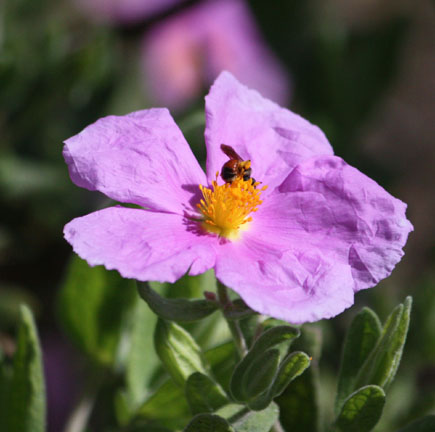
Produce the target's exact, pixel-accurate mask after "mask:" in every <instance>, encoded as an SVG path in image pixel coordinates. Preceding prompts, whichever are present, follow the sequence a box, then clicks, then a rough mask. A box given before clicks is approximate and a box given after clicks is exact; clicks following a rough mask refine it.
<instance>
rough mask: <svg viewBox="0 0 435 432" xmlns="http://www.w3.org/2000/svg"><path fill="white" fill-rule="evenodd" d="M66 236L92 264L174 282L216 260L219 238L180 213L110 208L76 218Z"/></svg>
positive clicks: (144, 278) (127, 274)
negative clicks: (215, 249)
mask: <svg viewBox="0 0 435 432" xmlns="http://www.w3.org/2000/svg"><path fill="white" fill-rule="evenodd" d="M64 235H65V238H66V240H67V241H68V242H69V243H70V244H71V245H72V246H73V249H74V252H76V253H77V254H78V255H79V256H80V257H81V258H83V259H85V260H86V261H87V262H88V263H89V265H91V266H94V265H100V264H102V265H104V266H105V267H106V268H107V269H108V270H113V269H115V270H118V272H119V273H120V274H121V275H122V276H123V277H125V278H133V279H137V280H142V281H148V280H154V281H159V282H174V281H176V280H177V279H179V278H180V277H181V276H183V275H184V274H185V273H186V272H187V271H189V274H191V275H196V274H199V273H203V272H205V271H207V270H208V269H210V268H212V267H213V265H214V263H215V251H214V247H213V244H214V243H215V242H216V239H215V238H214V237H210V236H206V235H200V234H198V233H197V232H196V230H195V226H192V227H190V226H189V222H188V221H187V220H186V219H185V218H183V217H181V216H179V215H175V214H169V213H155V212H149V211H146V210H142V209H131V208H124V207H110V208H106V209H104V210H100V211H97V212H94V213H91V214H89V215H87V216H83V217H80V218H77V219H74V220H72V221H71V222H70V223H69V224H67V225H66V226H65V228H64Z"/></svg>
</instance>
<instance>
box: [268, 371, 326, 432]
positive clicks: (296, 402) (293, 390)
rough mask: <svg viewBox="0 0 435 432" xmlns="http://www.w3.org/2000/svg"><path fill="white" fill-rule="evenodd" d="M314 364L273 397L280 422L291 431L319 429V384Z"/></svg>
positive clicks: (304, 431) (305, 431)
mask: <svg viewBox="0 0 435 432" xmlns="http://www.w3.org/2000/svg"><path fill="white" fill-rule="evenodd" d="M318 381H319V379H318V370H317V366H316V364H314V363H313V364H311V367H310V368H308V370H306V371H305V372H304V373H303V374H302V375H300V376H299V377H297V378H296V379H295V380H294V381H293V382H292V384H291V385H290V386H288V387H287V388H286V389H285V390H284V392H283V393H282V394H281V396H279V397H277V398H276V399H275V402H276V403H277V404H278V406H279V409H280V422H281V425H282V426H283V428H284V430H286V431H291V432H307V431H310V432H318V431H319V423H320V419H319V402H318V397H319V396H318V393H319V389H318V387H319V384H318Z"/></svg>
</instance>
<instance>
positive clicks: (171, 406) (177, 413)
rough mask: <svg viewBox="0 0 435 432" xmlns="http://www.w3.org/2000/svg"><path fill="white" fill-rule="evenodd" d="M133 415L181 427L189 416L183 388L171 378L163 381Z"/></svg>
mask: <svg viewBox="0 0 435 432" xmlns="http://www.w3.org/2000/svg"><path fill="white" fill-rule="evenodd" d="M135 417H136V419H139V420H143V421H147V422H151V423H153V422H156V423H158V424H159V425H161V426H165V427H169V428H172V427H175V428H179V427H183V426H184V425H185V424H186V423H187V421H188V419H189V417H190V410H189V406H188V404H187V401H186V398H185V397H184V391H183V388H182V387H180V386H179V385H178V384H176V383H175V382H174V381H173V380H172V379H169V380H167V381H165V382H164V383H163V384H162V385H161V386H160V387H159V388H158V389H157V391H156V392H155V393H154V394H153V395H152V396H151V397H149V398H148V399H147V400H146V401H145V402H144V404H143V405H142V406H141V407H140V408H139V409H138V410H137V411H136V413H135Z"/></svg>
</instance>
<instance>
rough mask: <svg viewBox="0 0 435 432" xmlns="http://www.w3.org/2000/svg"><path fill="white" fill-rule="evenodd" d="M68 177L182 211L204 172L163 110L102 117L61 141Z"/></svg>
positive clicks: (128, 199) (115, 195)
mask: <svg viewBox="0 0 435 432" xmlns="http://www.w3.org/2000/svg"><path fill="white" fill-rule="evenodd" d="M63 154H64V157H65V161H66V162H67V164H68V168H69V172H70V176H71V179H72V180H73V182H74V183H75V184H77V185H78V186H81V187H84V188H86V189H89V190H98V191H100V192H102V193H104V194H105V195H107V196H108V197H110V198H112V199H114V200H116V201H119V202H125V203H133V204H138V205H140V206H143V207H147V208H149V209H151V210H155V211H165V212H172V213H178V214H183V213H184V212H185V211H188V210H191V208H192V203H194V202H197V200H198V193H199V189H198V184H204V183H205V175H204V173H203V171H202V169H201V167H200V166H199V164H198V162H197V161H196V159H195V157H194V155H193V153H192V151H191V150H190V147H189V145H188V144H187V142H186V140H185V139H184V137H183V134H182V133H181V131H180V129H179V128H178V126H177V125H176V124H175V122H174V120H173V119H172V117H171V115H170V114H169V111H168V110H167V109H150V110H143V111H137V112H134V113H131V114H128V115H125V116H109V117H104V118H102V119H100V120H98V121H97V122H95V123H94V124H92V125H90V126H88V127H87V128H85V129H84V130H83V131H82V132H80V133H79V134H78V135H75V136H73V137H72V138H69V139H68V140H66V141H65V147H64V151H63Z"/></svg>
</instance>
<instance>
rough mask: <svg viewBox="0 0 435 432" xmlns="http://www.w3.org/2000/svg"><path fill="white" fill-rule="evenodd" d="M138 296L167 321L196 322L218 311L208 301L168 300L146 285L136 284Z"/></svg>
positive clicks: (216, 307) (142, 283)
mask: <svg viewBox="0 0 435 432" xmlns="http://www.w3.org/2000/svg"><path fill="white" fill-rule="evenodd" d="M138 289H139V294H140V296H141V297H142V298H143V299H144V300H145V301H146V302H147V303H148V306H149V307H150V308H151V310H153V311H154V312H155V313H156V314H157V315H158V316H159V317H161V318H163V319H165V320H168V321H181V322H189V321H196V320H200V319H202V318H205V317H206V316H208V315H210V314H212V313H213V312H214V311H216V310H217V309H218V306H217V303H216V302H213V301H209V300H187V299H181V298H177V299H168V298H165V297H162V296H160V295H159V294H157V293H156V292H155V291H154V290H152V289H151V288H150V287H149V285H148V283H146V282H138Z"/></svg>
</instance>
